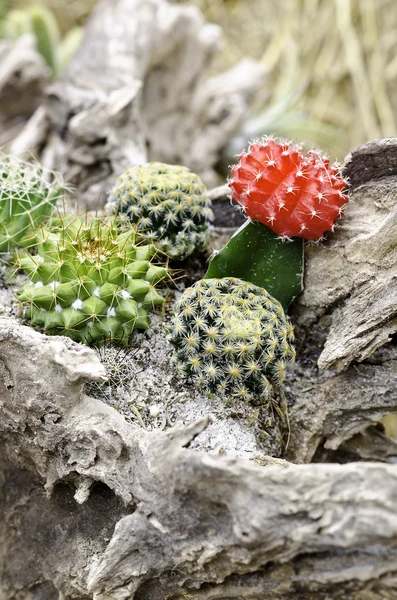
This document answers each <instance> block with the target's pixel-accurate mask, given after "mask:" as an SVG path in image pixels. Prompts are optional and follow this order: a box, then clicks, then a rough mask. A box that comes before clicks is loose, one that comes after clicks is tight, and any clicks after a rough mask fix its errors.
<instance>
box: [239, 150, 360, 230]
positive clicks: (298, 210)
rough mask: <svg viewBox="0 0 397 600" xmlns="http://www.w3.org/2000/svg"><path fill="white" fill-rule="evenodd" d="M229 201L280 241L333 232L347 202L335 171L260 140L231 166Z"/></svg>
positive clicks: (323, 161) (316, 158)
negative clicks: (275, 234)
mask: <svg viewBox="0 0 397 600" xmlns="http://www.w3.org/2000/svg"><path fill="white" fill-rule="evenodd" d="M229 185H230V187H231V189H232V199H233V200H236V201H237V202H239V203H240V204H242V206H244V207H245V210H246V213H247V215H248V216H249V217H251V219H254V220H255V221H260V222H261V223H264V224H265V225H267V226H268V227H270V228H271V229H273V231H275V232H276V233H278V234H279V235H280V236H283V237H301V238H304V239H306V240H315V239H318V238H320V237H322V235H323V233H324V232H325V231H329V230H330V229H333V226H334V224H335V221H336V220H337V219H338V217H339V216H340V215H341V214H342V212H343V207H344V205H345V204H346V203H347V202H348V200H349V198H348V196H347V194H345V193H344V190H345V189H346V186H347V182H346V181H345V180H344V179H342V177H341V176H340V171H339V167H338V166H337V165H336V164H334V165H331V164H330V161H329V159H328V158H324V157H322V156H321V155H320V154H319V153H318V152H317V151H313V150H310V151H309V152H308V153H307V154H306V156H305V155H304V154H303V152H302V148H301V147H300V146H292V145H289V144H287V143H284V142H276V141H274V140H272V139H265V140H264V141H263V143H253V144H251V146H250V147H249V149H248V152H244V153H243V154H242V155H241V156H240V159H239V162H238V164H237V165H235V166H234V167H233V168H232V177H231V179H230V181H229Z"/></svg>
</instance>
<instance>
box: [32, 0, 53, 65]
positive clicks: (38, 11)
mask: <svg viewBox="0 0 397 600" xmlns="http://www.w3.org/2000/svg"><path fill="white" fill-rule="evenodd" d="M28 13H29V19H30V24H31V30H32V33H33V34H34V36H35V38H36V44H37V50H38V51H39V52H40V54H41V55H42V56H43V58H44V59H45V61H46V63H47V64H48V66H49V67H50V69H51V71H52V73H53V74H55V73H57V71H58V65H57V47H58V44H59V41H60V37H61V36H60V32H59V27H58V23H57V21H56V19H55V17H54V15H53V13H52V12H51V11H50V10H49V9H48V8H46V7H45V6H41V5H39V4H38V5H36V6H32V7H31V8H30V9H29V11H28Z"/></svg>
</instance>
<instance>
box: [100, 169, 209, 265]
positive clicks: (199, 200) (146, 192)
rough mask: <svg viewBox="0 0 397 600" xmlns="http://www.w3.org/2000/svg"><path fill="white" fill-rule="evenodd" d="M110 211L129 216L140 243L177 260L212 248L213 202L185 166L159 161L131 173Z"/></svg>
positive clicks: (114, 196) (121, 179)
mask: <svg viewBox="0 0 397 600" xmlns="http://www.w3.org/2000/svg"><path fill="white" fill-rule="evenodd" d="M105 209H106V210H107V212H108V213H110V214H116V213H117V214H118V215H119V216H124V217H126V218H127V219H128V220H129V221H130V222H131V223H132V224H133V225H134V227H135V228H136V231H137V234H138V235H139V237H140V238H142V239H146V240H147V241H149V242H150V243H155V244H156V245H157V246H158V248H159V249H160V250H161V251H162V252H164V253H165V254H166V255H167V256H169V257H170V258H172V259H177V260H182V259H184V258H186V257H187V256H189V255H191V254H193V253H196V252H197V253H200V252H201V253H202V252H204V251H205V250H206V249H207V246H208V242H209V225H210V221H211V219H212V210H211V201H210V199H209V197H208V195H207V190H206V188H205V186H204V184H203V183H202V181H201V179H200V178H199V176H198V175H196V174H195V173H191V172H190V171H189V169H187V168H186V167H181V166H178V165H167V164H163V163H156V162H154V163H148V164H146V165H142V166H138V167H134V168H132V169H128V171H126V172H125V173H124V174H123V175H121V176H120V177H119V179H118V180H117V182H116V185H115V186H114V188H113V190H112V192H111V194H110V198H109V201H108V203H107V205H106V207H105Z"/></svg>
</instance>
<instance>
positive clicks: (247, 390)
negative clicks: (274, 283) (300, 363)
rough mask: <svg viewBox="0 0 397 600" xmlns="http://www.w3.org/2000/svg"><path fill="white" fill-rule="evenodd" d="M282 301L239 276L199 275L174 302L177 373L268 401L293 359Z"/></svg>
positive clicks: (201, 384) (228, 391)
mask: <svg viewBox="0 0 397 600" xmlns="http://www.w3.org/2000/svg"><path fill="white" fill-rule="evenodd" d="M293 339H294V334H293V329H292V326H291V325H290V323H289V321H288V319H287V318H286V317H285V314H284V311H283V309H282V306H281V304H280V303H279V302H278V301H277V300H275V299H274V298H273V297H272V296H271V295H270V294H269V293H268V292H267V291H266V290H265V289H263V288H260V287H258V286H256V285H254V284H252V283H248V282H246V281H243V280H241V279H237V278H234V277H228V278H224V279H202V280H201V281H198V282H197V283H195V284H194V285H193V286H192V287H191V288H188V289H187V290H185V292H184V293H183V295H182V297H181V298H180V300H179V301H178V302H177V304H176V308H175V315H174V318H173V320H172V325H171V327H170V336H169V341H170V342H171V343H172V344H173V346H174V347H175V349H176V350H175V360H176V363H177V367H178V370H179V372H180V373H181V374H185V375H189V376H191V377H192V378H193V379H194V380H195V382H196V383H197V384H198V387H199V388H202V389H204V390H208V391H211V392H215V393H220V394H222V395H224V396H228V397H236V398H240V399H243V400H247V401H248V400H251V399H252V398H253V397H259V398H262V399H266V398H267V397H268V396H269V395H270V394H271V392H272V386H273V385H275V384H279V383H281V382H282V381H283V379H284V377H285V372H286V368H287V364H288V363H289V362H291V361H292V360H294V358H295V351H294V349H293V347H292V342H293Z"/></svg>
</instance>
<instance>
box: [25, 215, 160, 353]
mask: <svg viewBox="0 0 397 600" xmlns="http://www.w3.org/2000/svg"><path fill="white" fill-rule="evenodd" d="M42 237H43V239H42V242H41V243H40V244H39V247H38V254H36V255H33V256H32V255H30V254H28V253H26V252H20V253H19V254H18V259H17V266H18V268H20V269H23V270H24V271H25V272H26V273H27V275H28V276H29V277H30V280H31V282H30V283H29V284H27V285H25V286H24V287H23V288H22V289H21V290H20V292H19V295H18V297H19V300H20V301H21V302H22V303H23V304H24V305H25V307H26V309H27V310H26V312H25V316H26V318H27V319H29V320H30V322H31V324H32V325H38V326H40V327H43V328H44V329H45V331H46V332H47V333H49V334H50V335H66V336H68V337H71V338H72V339H74V340H76V341H81V342H84V343H88V344H89V343H92V342H97V341H102V340H106V339H112V340H115V341H118V342H121V343H123V344H125V345H127V344H128V343H129V340H130V337H131V335H132V332H133V330H134V329H137V328H138V329H146V328H147V326H148V316H147V310H148V309H150V308H152V307H154V306H157V305H161V304H162V303H163V302H164V299H163V297H162V296H161V295H160V294H159V293H158V292H157V291H156V289H155V285H156V283H157V282H158V281H160V280H161V279H163V278H164V277H165V276H166V274H167V271H166V269H165V268H164V267H162V266H156V265H154V264H152V262H151V257H152V256H153V253H154V251H155V249H154V247H153V246H149V245H145V246H135V245H134V243H133V242H134V235H133V232H131V231H130V232H125V233H123V234H121V235H120V234H119V232H118V230H117V228H116V226H115V225H114V224H112V223H108V224H106V225H105V224H104V223H102V222H100V221H93V222H91V223H84V222H83V221H81V220H80V219H76V220H75V221H74V222H73V223H69V224H65V225H64V226H62V227H61V228H60V230H59V231H57V232H56V233H53V232H52V233H48V232H46V233H45V234H44V235H43V236H42Z"/></svg>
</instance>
